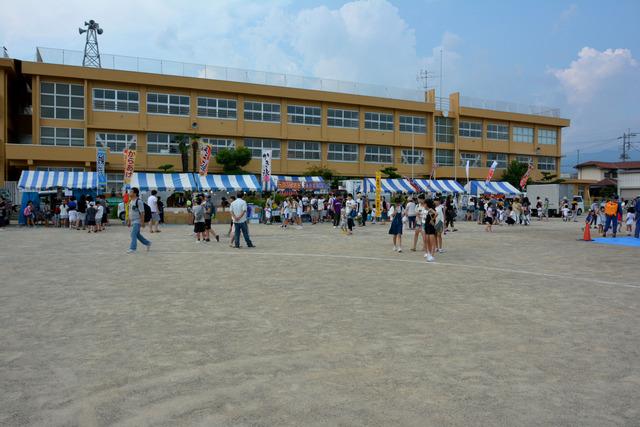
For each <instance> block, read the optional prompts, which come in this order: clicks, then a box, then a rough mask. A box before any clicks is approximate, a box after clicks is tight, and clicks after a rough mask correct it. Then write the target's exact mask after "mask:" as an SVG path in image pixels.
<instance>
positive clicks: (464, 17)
mask: <svg viewBox="0 0 640 427" xmlns="http://www.w3.org/2000/svg"><path fill="white" fill-rule="evenodd" d="M141 17H144V19H142V18H141ZM639 17H640V1H624V0H618V1H615V2H602V1H562V0H556V1H552V0H538V1H506V0H505V1H495V0H493V1H472V0H467V1H462V0H459V1H453V0H422V1H387V0H370V1H324V2H321V1H312V0H299V1H290V0H274V1H266V0H262V1H261V0H243V1H238V0H215V1H211V0H209V1H204V0H199V1H189V2H184V1H181V2H179V1H158V0H156V1H152V0H138V1H133V2H132V1H124V0H112V1H101V2H94V1H87V0H63V1H60V2H41V1H35V0H23V1H21V2H5V4H4V5H3V20H2V23H1V24H0V43H2V44H3V45H5V46H7V48H8V49H9V53H10V54H11V56H13V57H17V58H20V59H32V58H33V55H34V50H35V46H50V47H61V48H67V49H77V50H81V49H82V48H83V38H82V37H81V36H79V35H78V33H77V27H78V25H79V24H81V23H82V21H83V20H84V19H90V18H93V19H95V20H97V21H98V22H100V24H101V25H102V27H103V28H105V33H104V35H103V36H102V37H101V39H100V43H101V50H102V51H103V52H106V53H115V54H123V55H132V56H143V57H152V58H162V59H172V60H178V61H188V62H196V63H207V64H212V65H221V66H233V67H241V68H250V69H257V70H267V71H276V72H289V73H294V74H302V75H308V76H315V77H325V78H336V79H342V80H355V81H360V82H367V83H375V84H382V85H391V86H399V87H409V88H416V87H417V82H416V80H415V76H416V73H417V71H418V70H419V69H421V68H427V69H429V70H430V71H432V72H433V73H434V74H439V68H440V55H439V52H440V49H443V52H444V71H445V72H444V76H443V80H444V84H443V89H444V93H445V94H448V93H450V92H454V91H459V92H460V93H461V94H462V95H466V96H472V97H478V98H485V99H495V100H504V101H512V102H519V103H525V104H542V105H547V106H552V107H559V108H561V110H562V115H563V116H564V117H567V118H569V119H571V120H572V126H571V128H569V129H567V130H565V132H564V133H563V137H564V144H563V151H564V152H565V154H566V155H567V158H566V160H565V161H564V162H563V163H564V164H565V165H569V164H570V163H571V162H572V161H573V158H574V157H575V152H576V150H577V149H581V151H582V155H581V160H586V159H587V158H589V157H590V156H595V157H597V158H603V157H612V158H615V156H616V153H617V150H618V143H617V141H616V140H614V138H615V137H617V136H619V135H621V134H622V132H624V130H625V129H626V128H631V129H632V130H635V131H638V132H640V108H638V105H639V104H640V30H639V29H638V28H639V27H640V22H639ZM433 83H434V84H436V85H437V83H438V79H434V81H433ZM633 153H634V154H638V155H640V151H633ZM635 157H636V158H638V157H639V156H635Z"/></svg>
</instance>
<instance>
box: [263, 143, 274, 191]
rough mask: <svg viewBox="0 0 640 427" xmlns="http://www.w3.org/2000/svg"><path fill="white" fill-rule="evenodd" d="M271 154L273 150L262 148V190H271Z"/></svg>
mask: <svg viewBox="0 0 640 427" xmlns="http://www.w3.org/2000/svg"><path fill="white" fill-rule="evenodd" d="M271 155H272V150H264V149H263V150H262V167H261V168H260V176H261V182H262V191H270V190H271Z"/></svg>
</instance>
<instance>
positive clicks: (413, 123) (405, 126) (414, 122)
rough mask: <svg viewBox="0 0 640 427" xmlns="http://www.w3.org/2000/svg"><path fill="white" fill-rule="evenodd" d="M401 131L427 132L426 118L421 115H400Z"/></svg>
mask: <svg viewBox="0 0 640 427" xmlns="http://www.w3.org/2000/svg"><path fill="white" fill-rule="evenodd" d="M400 132H410V133H427V124H426V119H425V118H424V117H420V116H400Z"/></svg>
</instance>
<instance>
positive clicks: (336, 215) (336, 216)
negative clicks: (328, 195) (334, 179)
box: [332, 196, 342, 228]
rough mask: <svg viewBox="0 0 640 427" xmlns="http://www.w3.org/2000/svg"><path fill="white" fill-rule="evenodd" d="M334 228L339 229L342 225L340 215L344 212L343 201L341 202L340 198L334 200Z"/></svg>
mask: <svg viewBox="0 0 640 427" xmlns="http://www.w3.org/2000/svg"><path fill="white" fill-rule="evenodd" d="M332 209H333V228H338V225H339V224H340V213H341V211H342V200H340V196H337V197H335V198H334V199H333V206H332Z"/></svg>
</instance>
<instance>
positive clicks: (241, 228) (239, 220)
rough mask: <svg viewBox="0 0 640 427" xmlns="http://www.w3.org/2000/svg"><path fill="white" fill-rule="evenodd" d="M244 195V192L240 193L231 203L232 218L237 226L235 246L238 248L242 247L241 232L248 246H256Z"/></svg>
mask: <svg viewBox="0 0 640 427" xmlns="http://www.w3.org/2000/svg"><path fill="white" fill-rule="evenodd" d="M242 197H243V195H242V193H238V195H237V197H236V200H234V201H233V203H231V219H232V220H233V224H234V226H235V247H236V249H239V248H240V233H242V237H243V238H244V241H245V243H246V244H247V247H249V248H255V246H254V244H253V242H251V238H250V237H249V227H248V226H247V202H245V201H244V200H243V198H242Z"/></svg>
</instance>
